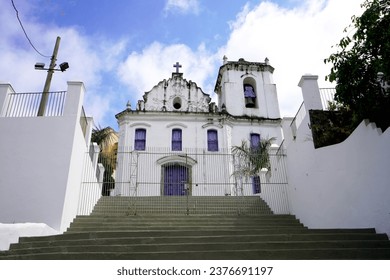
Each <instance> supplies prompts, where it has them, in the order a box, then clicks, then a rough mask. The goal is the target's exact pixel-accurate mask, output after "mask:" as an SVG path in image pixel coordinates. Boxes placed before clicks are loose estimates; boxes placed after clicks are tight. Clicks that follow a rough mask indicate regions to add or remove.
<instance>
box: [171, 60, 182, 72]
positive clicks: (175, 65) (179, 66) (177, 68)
mask: <svg viewBox="0 0 390 280" xmlns="http://www.w3.org/2000/svg"><path fill="white" fill-rule="evenodd" d="M173 67H175V68H176V73H179V68H181V65H180V64H179V62H176V64H173Z"/></svg>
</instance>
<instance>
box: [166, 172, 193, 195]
mask: <svg viewBox="0 0 390 280" xmlns="http://www.w3.org/2000/svg"><path fill="white" fill-rule="evenodd" d="M187 180H188V168H187V167H185V166H181V165H168V166H165V168H164V195H186V189H185V186H186V183H187V182H188V181H187Z"/></svg>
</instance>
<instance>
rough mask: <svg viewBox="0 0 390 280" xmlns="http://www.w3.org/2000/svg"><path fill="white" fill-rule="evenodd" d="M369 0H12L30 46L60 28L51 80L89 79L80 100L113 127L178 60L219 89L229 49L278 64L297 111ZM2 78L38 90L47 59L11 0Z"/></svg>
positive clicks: (284, 106)
mask: <svg viewBox="0 0 390 280" xmlns="http://www.w3.org/2000/svg"><path fill="white" fill-rule="evenodd" d="M362 1H363V0H343V1H340V0H274V1H272V0H269V1H261V0H234V1H226V0H148V1H146V0H121V1H119V0H116V1H112V0H101V1H95V0H35V1H27V0H14V3H15V5H16V7H17V9H18V11H19V16H20V19H21V20H22V22H23V25H24V27H25V29H26V31H27V34H28V36H29V37H30V39H31V41H32V43H33V44H34V46H35V47H36V48H37V49H38V50H39V52H41V53H42V54H45V55H48V56H50V55H51V54H52V52H53V48H54V43H55V40H56V37H57V36H60V37H61V45H60V49H59V54H58V61H57V62H58V64H59V63H61V62H63V61H67V62H69V65H70V68H69V69H68V70H67V71H66V72H64V73H61V72H56V73H55V74H54V76H53V82H52V87H51V90H64V89H66V81H70V80H74V81H82V82H84V84H85V86H86V89H87V93H86V96H85V100H84V107H85V110H86V112H87V114H88V115H90V116H93V117H94V119H95V123H96V124H99V125H100V126H102V127H104V126H112V127H113V128H114V129H117V124H116V120H115V117H114V116H115V114H116V113H119V112H120V111H122V110H124V109H125V106H126V103H127V101H130V102H131V103H132V106H133V108H134V107H135V104H136V102H137V100H139V99H141V98H142V95H143V94H144V92H146V91H149V90H150V89H151V88H152V87H153V86H154V85H156V84H157V83H158V82H159V81H161V80H163V79H167V78H169V77H170V76H171V72H173V71H174V68H173V67H172V65H173V64H174V63H175V62H176V61H179V62H180V63H181V64H182V65H183V68H181V72H183V73H184V78H186V79H187V80H192V81H194V82H196V83H197V84H198V85H199V86H200V87H202V89H203V91H204V92H206V93H208V94H210V95H211V96H212V97H213V98H216V97H215V96H214V92H213V89H214V84H215V80H216V77H217V72H218V69H219V67H220V66H221V64H222V58H223V56H224V55H226V56H227V57H228V59H229V60H238V59H239V58H244V59H246V60H248V61H259V62H262V61H264V59H265V58H266V57H268V58H269V60H270V64H271V65H272V66H273V67H274V68H275V72H274V82H275V83H276V86H277V91H278V96H279V103H280V107H281V113H282V116H283V117H284V116H294V114H295V113H296V111H297V110H298V108H299V105H300V103H301V102H302V97H301V94H300V88H299V87H298V86H297V84H298V82H299V79H300V77H301V76H302V75H303V74H307V73H311V74H316V75H319V85H320V87H332V86H334V85H330V84H328V83H326V82H325V80H324V77H325V75H327V74H328V72H329V69H330V66H329V65H324V63H323V60H324V58H326V57H328V56H329V55H330V54H331V53H332V52H334V49H332V48H331V47H332V45H335V44H336V43H337V42H338V41H339V40H340V39H341V38H342V37H343V36H344V34H343V32H342V31H343V29H344V28H345V27H346V26H347V25H349V24H350V22H351V16H352V15H359V14H361V9H360V4H361V3H362ZM0 8H1V9H0V34H1V40H0V61H1V63H0V81H1V82H9V83H11V84H12V86H13V88H14V89H15V91H16V92H32V91H42V89H43V84H44V81H45V77H46V72H45V71H37V70H34V64H35V63H36V62H44V63H46V65H48V64H49V63H50V59H49V58H45V57H42V56H40V55H39V54H38V53H37V52H36V51H35V50H34V49H33V48H32V47H31V46H30V44H29V43H28V41H27V39H26V38H25V35H24V34H23V31H22V29H21V27H20V25H19V23H18V21H17V18H16V12H15V10H14V9H13V6H12V2H11V0H0Z"/></svg>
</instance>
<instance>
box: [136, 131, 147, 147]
mask: <svg viewBox="0 0 390 280" xmlns="http://www.w3.org/2000/svg"><path fill="white" fill-rule="evenodd" d="M141 132H143V133H142V134H141ZM140 136H142V137H140ZM145 149H146V129H145V128H136V129H135V131H134V150H136V151H145Z"/></svg>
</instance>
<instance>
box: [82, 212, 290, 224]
mask: <svg viewBox="0 0 390 280" xmlns="http://www.w3.org/2000/svg"><path fill="white" fill-rule="evenodd" d="M156 219H161V216H160V215H155V216H153V215H146V216H142V215H134V216H123V217H118V216H77V217H76V218H75V221H88V220H94V221H125V222H132V221H140V220H141V221H155V220H156ZM171 220H174V221H179V220H183V221H189V220H191V221H250V222H254V223H255V222H257V221H262V220H297V219H296V217H295V216H294V215H275V214H274V215H257V216H252V215H251V216H246V215H240V216H226V215H219V216H217V215H182V216H177V215H175V216H171V215H169V216H165V217H164V221H171Z"/></svg>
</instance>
